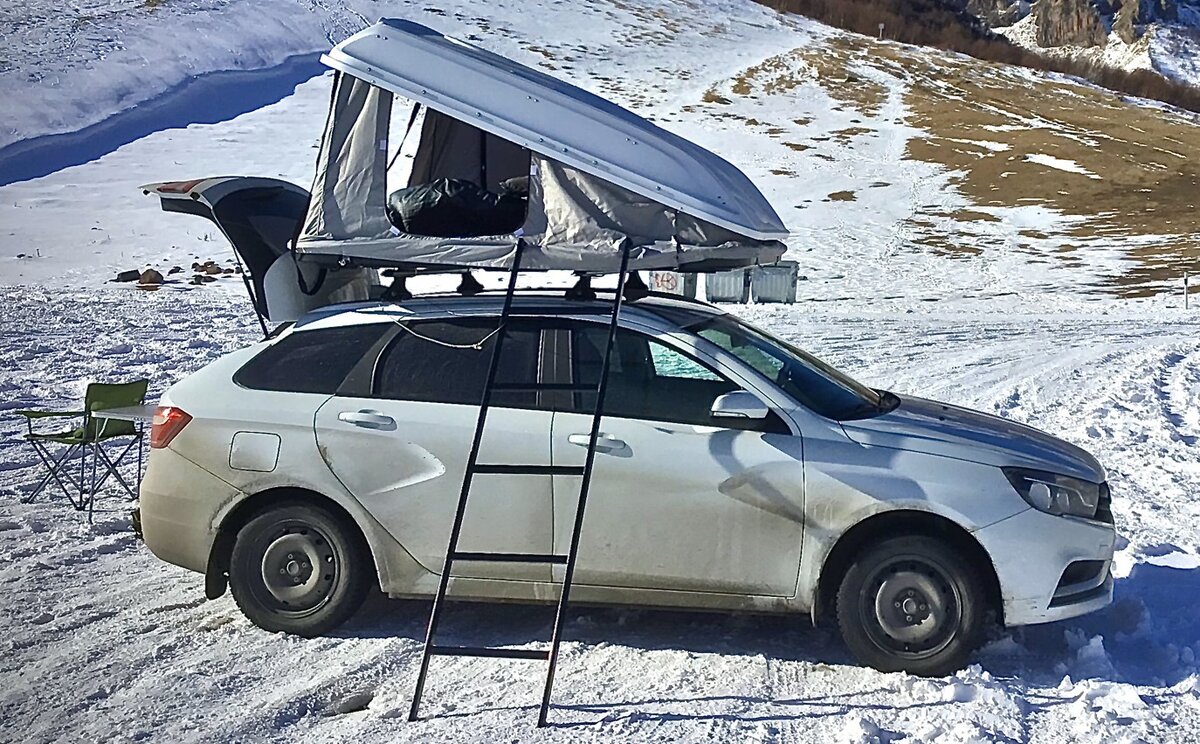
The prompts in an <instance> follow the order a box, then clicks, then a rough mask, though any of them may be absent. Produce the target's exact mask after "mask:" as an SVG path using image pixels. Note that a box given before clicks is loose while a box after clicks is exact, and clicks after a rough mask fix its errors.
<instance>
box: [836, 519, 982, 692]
mask: <svg viewBox="0 0 1200 744" xmlns="http://www.w3.org/2000/svg"><path fill="white" fill-rule="evenodd" d="M985 596H986V595H985V594H984V592H983V581H982V579H981V577H980V573H979V570H978V569H977V568H976V567H975V566H972V565H971V564H970V563H969V561H968V560H967V558H966V557H965V556H963V555H961V554H960V553H959V551H957V550H954V549H953V548H952V547H950V546H949V545H947V544H946V543H944V542H943V541H940V540H936V539H934V538H931V537H925V536H919V535H913V536H907V537H896V538H892V539H890V540H886V541H884V542H881V543H879V544H878V545H875V546H872V547H869V548H866V549H865V550H863V551H862V552H861V553H860V554H859V555H858V556H857V557H856V558H855V560H854V562H853V563H852V564H851V565H850V567H849V569H848V570H847V571H846V574H845V576H844V577H843V578H842V583H841V586H840V587H839V589H838V594H837V615H838V625H839V627H840V629H841V632H842V638H844V639H845V641H846V645H847V646H849V647H850V651H851V652H852V653H853V654H854V655H855V657H857V658H858V660H859V661H861V662H862V663H864V664H867V665H868V666H872V667H874V668H876V669H878V670H880V671H884V672H895V671H906V672H909V673H912V674H920V675H926V676H940V675H945V674H950V673H952V672H954V671H956V670H958V669H960V668H962V666H963V665H964V664H965V663H966V661H967V659H968V657H969V656H970V654H971V652H972V651H974V650H975V649H976V648H977V647H978V646H979V643H980V641H981V640H982V639H983V635H984V623H985V617H986V615H987V612H986V610H987V608H986V605H985V602H986V599H985Z"/></svg>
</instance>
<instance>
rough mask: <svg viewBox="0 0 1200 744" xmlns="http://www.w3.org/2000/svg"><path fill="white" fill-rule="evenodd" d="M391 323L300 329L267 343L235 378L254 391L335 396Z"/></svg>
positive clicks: (238, 382)
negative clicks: (309, 329)
mask: <svg viewBox="0 0 1200 744" xmlns="http://www.w3.org/2000/svg"><path fill="white" fill-rule="evenodd" d="M391 328H392V325H391V324H390V323H371V324H369V325H356V326H346V327H343V328H322V329H320V330H316V331H299V332H297V333H292V334H291V335H289V336H286V337H284V338H283V339H282V340H280V341H279V342H277V343H275V344H272V345H271V346H268V347H267V348H266V349H264V350H263V351H262V353H261V354H259V355H258V356H256V357H254V358H253V359H251V360H250V361H249V362H248V363H247V364H246V366H244V367H242V368H241V369H239V370H238V371H237V374H235V375H234V376H233V381H234V382H236V383H237V384H239V385H241V386H242V387H248V388H252V389H254V390H277V391H281V392H288V393H323V394H327V395H333V394H334V393H335V392H337V389H338V386H340V385H341V384H342V381H343V380H345V379H346V375H347V374H349V373H350V370H351V368H353V367H354V365H355V364H357V363H358V362H359V360H360V359H362V357H363V355H364V354H366V353H367V352H368V351H369V350H370V349H371V346H372V345H374V344H375V342H377V341H378V340H379V339H380V338H382V337H383V334H384V333H386V332H387V331H388V330H390V329H391Z"/></svg>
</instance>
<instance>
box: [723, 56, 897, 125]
mask: <svg viewBox="0 0 1200 744" xmlns="http://www.w3.org/2000/svg"><path fill="white" fill-rule="evenodd" d="M869 54H870V50H869V45H868V44H867V43H865V42H864V41H862V40H859V39H857V38H851V37H840V36H839V37H833V38H831V39H829V40H827V41H826V42H824V43H822V44H819V45H815V46H811V47H800V48H797V49H792V50H791V51H788V52H784V53H783V54H779V55H776V56H774V57H770V58H768V59H765V60H763V61H762V62H760V63H758V64H757V65H754V66H753V67H749V68H747V69H746V70H743V71H742V73H741V74H739V75H738V76H737V77H735V78H734V79H733V82H732V84H731V85H730V88H729V90H730V91H731V92H732V93H733V94H734V95H738V96H758V95H762V96H772V95H782V94H786V93H790V92H791V91H793V90H795V89H796V88H798V87H800V86H802V85H806V84H815V85H819V86H821V88H822V89H824V91H825V92H826V94H828V95H829V97H830V98H832V99H833V100H835V101H837V102H838V103H839V104H840V106H839V109H840V108H841V107H851V108H853V109H854V110H855V111H857V112H859V113H861V114H864V115H866V116H874V115H875V114H876V113H878V112H879V109H880V107H882V106H883V104H884V102H885V101H886V100H887V89H886V88H885V87H884V86H883V85H881V84H880V83H878V82H876V81H874V80H871V79H869V78H867V77H865V76H864V75H863V74H862V73H861V72H860V70H859V68H860V67H862V66H868V65H870V64H872V61H871V59H870V56H869ZM811 121H812V119H811V118H799V119H796V120H795V123H796V124H797V125H799V126H804V125H806V124H808V123H810V122H811Z"/></svg>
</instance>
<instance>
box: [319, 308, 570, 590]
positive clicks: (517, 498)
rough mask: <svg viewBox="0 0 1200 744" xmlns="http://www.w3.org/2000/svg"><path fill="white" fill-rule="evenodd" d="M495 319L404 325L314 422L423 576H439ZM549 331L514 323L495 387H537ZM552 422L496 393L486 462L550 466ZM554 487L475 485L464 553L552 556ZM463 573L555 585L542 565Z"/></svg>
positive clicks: (461, 570) (329, 452)
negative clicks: (503, 384)
mask: <svg viewBox="0 0 1200 744" xmlns="http://www.w3.org/2000/svg"><path fill="white" fill-rule="evenodd" d="M495 329H496V319H495V318H483V317H467V318H457V319H440V320H416V321H408V322H405V323H404V324H402V325H397V328H396V333H395V335H394V336H393V337H392V338H391V339H390V340H389V341H387V342H386V345H385V347H384V348H383V349H382V350H381V352H380V353H379V355H378V357H377V359H376V360H374V361H373V363H371V364H369V365H366V366H362V367H360V368H358V369H356V370H355V371H354V372H353V373H351V375H350V377H349V378H348V380H347V382H346V384H345V386H344V387H343V388H342V389H341V390H339V392H338V394H337V395H335V396H334V397H332V398H330V399H329V401H328V402H326V403H325V405H323V406H322V407H321V408H320V410H319V411H318V412H317V416H316V435H317V443H318V445H319V448H320V451H321V454H322V457H323V458H324V459H325V463H326V464H327V465H328V466H329V468H330V470H332V471H333V473H334V475H336V476H337V478H338V479H339V480H340V481H341V482H342V484H343V485H345V487H346V488H347V490H349V491H350V492H351V493H352V494H354V496H355V497H356V498H357V499H358V500H359V501H361V502H362V504H363V505H364V506H365V507H367V509H369V510H370V511H371V513H372V514H373V515H374V516H375V518H376V519H377V520H379V522H380V523H381V524H382V525H383V526H384V528H386V529H387V530H388V531H389V532H390V533H391V534H392V535H393V536H394V537H395V538H396V539H397V540H398V541H399V542H400V544H401V545H403V546H404V547H405V549H407V550H408V552H409V553H410V554H412V556H413V557H414V558H415V559H416V560H417V561H418V562H419V563H420V564H421V565H423V566H424V567H425V568H427V569H429V570H430V571H434V572H437V571H440V570H441V568H442V563H443V561H444V559H445V555H446V545H447V542H448V541H449V536H450V529H451V525H452V523H453V521H454V514H455V510H456V507H457V503H458V496H459V491H460V487H461V485H462V479H463V472H464V470H465V468H466V461H467V456H468V454H469V451H470V447H471V441H472V437H473V436H474V432H475V422H476V419H477V417H478V415H479V405H478V404H479V401H480V398H481V397H482V393H483V385H484V382H485V378H486V376H487V369H488V364H489V362H490V360H491V354H492V348H493V346H494V344H495V335H494V332H495ZM540 337H541V330H540V328H539V327H538V325H537V323H536V321H534V320H533V319H525V320H519V321H513V322H511V323H510V327H509V331H508V337H507V339H506V340H505V342H504V353H503V358H502V361H501V367H500V370H499V373H498V382H513V383H517V382H519V383H532V382H534V381H537V380H539V379H540V377H539V367H540V365H539V348H540ZM551 415H552V414H551V413H550V412H549V411H545V410H539V406H538V395H537V394H536V393H512V392H503V393H502V392H497V393H495V394H494V395H493V407H492V408H491V409H490V410H489V413H488V422H487V427H486V430H485V433H484V437H483V440H482V443H481V446H480V454H479V462H481V463H491V464H527V465H549V464H550V422H551ZM552 542H553V525H552V492H551V477H550V476H548V475H537V476H526V475H522V476H512V475H477V476H476V477H475V479H474V485H473V487H472V491H471V499H470V501H469V503H468V506H467V512H466V516H465V520H464V523H463V533H462V539H461V541H460V545H459V547H460V549H462V550H466V551H488V552H512V553H549V552H551V547H552ZM455 573H456V575H463V576H472V577H478V578H500V579H514V580H524V581H538V580H541V581H548V580H550V579H551V573H550V569H549V567H548V566H545V565H539V564H494V563H493V564H483V563H479V564H474V563H466V562H464V563H462V564H460V566H459V567H456V572H455Z"/></svg>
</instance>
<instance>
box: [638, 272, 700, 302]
mask: <svg viewBox="0 0 1200 744" xmlns="http://www.w3.org/2000/svg"><path fill="white" fill-rule="evenodd" d="M697 284H698V282H697V281H696V275H695V274H681V273H680V272H678V271H651V272H650V291H651V292H666V293H667V294H677V295H682V296H684V297H690V298H692V299H695V298H696V285H697Z"/></svg>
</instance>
